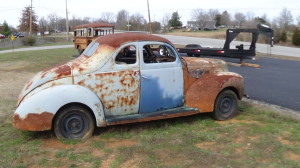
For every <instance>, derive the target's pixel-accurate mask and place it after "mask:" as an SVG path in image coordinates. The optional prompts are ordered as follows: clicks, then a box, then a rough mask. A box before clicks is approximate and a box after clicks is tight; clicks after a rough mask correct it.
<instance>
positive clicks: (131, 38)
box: [96, 33, 172, 48]
mask: <svg viewBox="0 0 300 168" xmlns="http://www.w3.org/2000/svg"><path fill="white" fill-rule="evenodd" d="M96 40H97V42H98V43H99V44H100V45H109V46H112V47H114V48H118V47H120V46H121V45H122V44H125V43H129V42H136V41H159V42H165V43H169V44H171V45H172V43H171V42H170V41H169V40H167V39H165V38H163V37H159V36H155V35H150V34H146V33H117V34H110V35H106V36H101V37H99V38H97V39H96Z"/></svg>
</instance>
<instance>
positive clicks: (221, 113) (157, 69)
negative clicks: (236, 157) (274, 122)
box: [13, 33, 244, 139]
mask: <svg viewBox="0 0 300 168" xmlns="http://www.w3.org/2000/svg"><path fill="white" fill-rule="evenodd" d="M243 92H244V80H243V77H242V76H240V75H238V74H235V73H231V72H228V69H227V65H226V63H225V62H224V61H222V60H214V59H203V58H193V57H179V55H178V53H177V51H176V49H175V48H174V47H173V45H172V43H171V42H170V41H168V40H166V39H164V38H161V37H158V36H153V35H149V34H141V33H121V34H114V35H108V36H103V37H100V38H98V39H96V40H95V41H93V42H92V43H91V44H90V45H89V46H88V48H87V49H86V50H85V51H84V52H83V53H82V55H81V56H80V57H78V58H76V59H74V60H72V61H69V62H67V63H65V64H62V65H58V66H55V67H53V68H50V69H47V70H44V71H42V72H39V73H38V74H37V75H36V76H35V77H34V78H33V79H31V80H30V81H29V82H28V83H27V84H26V85H25V87H24V89H23V90H22V92H21V94H20V96H19V100H18V107H17V109H16V111H15V114H14V116H13V124H14V127H15V128H17V129H21V130H28V131H43V130H50V129H54V132H55V134H56V136H57V137H58V138H65V139H85V138H88V137H90V136H92V134H93V131H94V128H95V126H97V127H105V126H109V125H117V124H126V123H133V122H142V121H149V120H157V119H164V118H172V117H178V116H187V115H192V114H196V113H202V112H213V116H214V118H216V119H217V120H226V119H229V118H231V117H233V116H234V115H235V114H236V108H237V101H238V99H241V98H242V96H243V94H244V93H243Z"/></svg>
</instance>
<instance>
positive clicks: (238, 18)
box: [234, 12, 246, 27]
mask: <svg viewBox="0 0 300 168" xmlns="http://www.w3.org/2000/svg"><path fill="white" fill-rule="evenodd" d="M234 19H235V21H236V24H237V26H239V27H241V26H242V24H243V23H244V22H245V21H246V16H245V15H244V14H243V13H241V12H237V13H235V14H234Z"/></svg>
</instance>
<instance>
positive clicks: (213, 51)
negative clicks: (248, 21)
mask: <svg viewBox="0 0 300 168" xmlns="http://www.w3.org/2000/svg"><path fill="white" fill-rule="evenodd" d="M240 33H251V34H252V40H251V44H250V46H249V48H246V47H245V46H244V45H243V44H240V45H237V46H236V48H235V49H231V48H230V43H231V42H232V41H233V40H234V39H235V38H236V37H237V36H238V35H239V34H240ZM260 34H263V35H265V36H267V37H268V38H269V42H268V43H269V44H270V46H271V47H273V40H274V37H273V30H272V29H271V28H270V27H269V26H267V25H262V24H258V25H257V28H256V29H255V28H254V29H227V30H226V41H225V44H224V47H223V48H205V47H201V46H200V45H198V44H188V45H186V47H185V48H178V49H177V51H178V52H179V53H187V55H188V56H222V57H236V58H240V59H243V58H249V57H254V56H255V55H256V51H255V48H256V42H257V39H258V36H259V35H260Z"/></svg>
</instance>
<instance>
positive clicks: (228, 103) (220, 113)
mask: <svg viewBox="0 0 300 168" xmlns="http://www.w3.org/2000/svg"><path fill="white" fill-rule="evenodd" d="M237 100H238V99H237V96H236V94H235V93H234V92H233V91H231V90H224V91H222V92H221V93H220V94H219V95H218V97H217V99H216V102H215V110H214V112H213V115H214V118H215V119H216V120H228V119H230V118H232V117H234V116H235V115H236V113H237Z"/></svg>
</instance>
